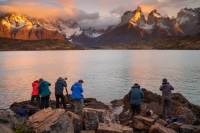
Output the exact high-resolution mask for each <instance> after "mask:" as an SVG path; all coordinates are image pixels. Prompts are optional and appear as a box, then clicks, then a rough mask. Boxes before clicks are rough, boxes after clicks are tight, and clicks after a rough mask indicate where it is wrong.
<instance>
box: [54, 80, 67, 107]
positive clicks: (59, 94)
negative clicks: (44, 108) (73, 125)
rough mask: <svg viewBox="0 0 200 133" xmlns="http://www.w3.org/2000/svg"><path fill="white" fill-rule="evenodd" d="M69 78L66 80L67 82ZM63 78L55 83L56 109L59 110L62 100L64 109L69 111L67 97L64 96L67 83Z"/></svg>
mask: <svg viewBox="0 0 200 133" xmlns="http://www.w3.org/2000/svg"><path fill="white" fill-rule="evenodd" d="M66 79H67V78H65V80H66ZM65 80H64V79H63V78H62V77H59V78H58V79H57V81H56V83H55V97H56V108H59V99H61V101H62V104H63V108H64V109H67V107H66V102H65V97H64V95H63V87H67V83H66V81H65Z"/></svg>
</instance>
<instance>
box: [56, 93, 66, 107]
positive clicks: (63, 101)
mask: <svg viewBox="0 0 200 133" xmlns="http://www.w3.org/2000/svg"><path fill="white" fill-rule="evenodd" d="M55 97H56V108H59V98H60V99H61V101H62V104H63V108H64V109H66V108H67V106H66V102H65V97H64V95H63V94H61V95H55Z"/></svg>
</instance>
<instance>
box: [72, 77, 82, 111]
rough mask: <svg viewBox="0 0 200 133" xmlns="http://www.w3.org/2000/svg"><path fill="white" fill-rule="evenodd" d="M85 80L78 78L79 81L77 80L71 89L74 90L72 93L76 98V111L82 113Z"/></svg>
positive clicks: (74, 98)
mask: <svg viewBox="0 0 200 133" xmlns="http://www.w3.org/2000/svg"><path fill="white" fill-rule="evenodd" d="M83 83H84V82H83V80H82V79H80V80H78V82H75V83H74V84H73V85H72V87H71V91H72V95H71V98H72V99H73V100H74V105H75V110H74V112H75V113H76V114H81V112H82V109H83V98H84V97H83V94H82V93H83V88H82V84H83Z"/></svg>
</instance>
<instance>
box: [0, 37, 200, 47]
mask: <svg viewBox="0 0 200 133" xmlns="http://www.w3.org/2000/svg"><path fill="white" fill-rule="evenodd" d="M87 49H88V50H200V34H199V35H190V36H182V37H180V36H179V37H166V38H163V39H152V40H141V41H135V42H130V43H122V44H110V45H108V44H107V45H100V46H92V47H81V46H78V45H76V44H72V43H70V42H69V41H67V40H50V39H48V40H17V39H9V38H0V51H43V50H87Z"/></svg>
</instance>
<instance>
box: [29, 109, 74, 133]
mask: <svg viewBox="0 0 200 133" xmlns="http://www.w3.org/2000/svg"><path fill="white" fill-rule="evenodd" d="M29 121H30V122H31V123H32V127H33V128H34V130H35V131H37V132H48V133H57V132H59V133H65V132H67V133H73V132H74V127H73V123H72V119H70V117H69V116H68V114H67V113H66V112H65V110H64V109H54V110H52V109H51V108H47V109H43V110H41V111H38V112H37V113H35V114H34V115H32V116H31V117H29Z"/></svg>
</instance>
